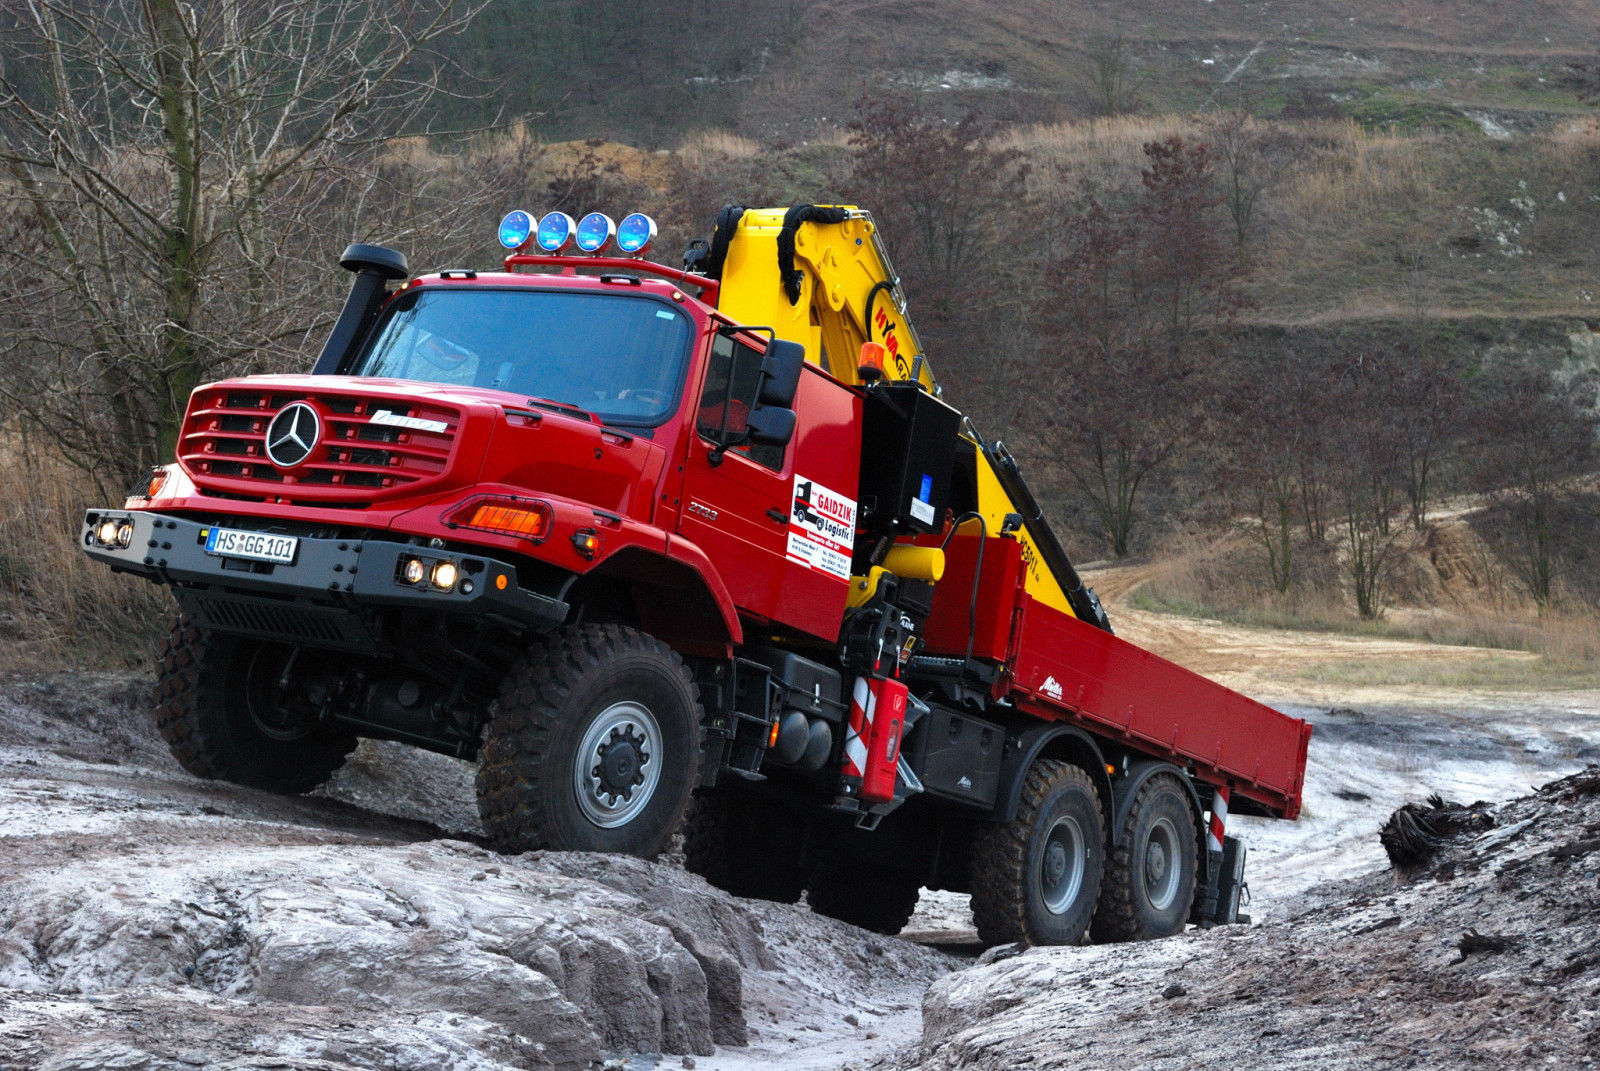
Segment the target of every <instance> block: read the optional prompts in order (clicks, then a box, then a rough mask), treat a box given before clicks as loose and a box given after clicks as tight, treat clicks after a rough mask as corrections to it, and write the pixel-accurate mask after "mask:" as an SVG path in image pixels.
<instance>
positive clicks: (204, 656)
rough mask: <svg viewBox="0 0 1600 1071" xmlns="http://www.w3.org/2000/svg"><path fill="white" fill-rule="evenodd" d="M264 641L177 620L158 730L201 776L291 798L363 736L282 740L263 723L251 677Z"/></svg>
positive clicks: (161, 670) (160, 663) (164, 649)
mask: <svg viewBox="0 0 1600 1071" xmlns="http://www.w3.org/2000/svg"><path fill="white" fill-rule="evenodd" d="M264 644H265V641H262V640H252V639H246V638H245V637H242V636H230V635H225V634H222V633H213V632H207V631H206V630H204V629H201V628H199V627H198V626H196V625H195V624H194V623H192V622H191V621H190V620H189V619H188V618H187V617H184V616H181V615H180V616H178V617H175V618H174V619H173V622H172V629H171V631H170V632H169V633H168V635H167V638H166V639H165V640H163V641H162V643H161V648H160V651H159V652H158V653H157V656H156V730H157V731H158V732H160V734H161V738H162V739H163V740H165V741H166V742H167V747H169V748H170V749H171V750H172V755H173V758H175V759H177V760H178V764H179V765H180V766H182V767H183V768H184V769H185V770H188V771H189V772H190V773H192V774H194V775H195V776H196V777H204V778H207V779H210V780H218V781H232V782H233V783H234V784H238V785H249V786H250V787H252V788H262V789H266V790H268V791H269V792H281V793H285V794H288V795H294V794H298V793H301V792H309V791H311V790H312V789H313V788H316V787H317V786H318V785H320V784H322V783H323V782H324V781H326V780H327V779H328V778H329V777H332V776H333V772H334V771H335V770H337V769H338V768H339V767H340V766H343V765H344V760H345V757H346V756H347V755H349V754H350V752H351V751H353V750H355V746H356V743H357V741H356V737H355V734H354V733H349V732H343V731H339V730H327V729H319V730H315V731H312V732H309V733H308V734H307V735H305V736H302V737H300V738H299V739H296V740H279V739H274V738H273V737H270V736H268V735H267V734H265V733H263V732H262V731H261V729H260V728H259V727H257V726H256V724H255V723H254V721H252V719H251V717H250V713H249V709H248V707H247V699H246V697H245V694H244V688H245V684H244V674H245V671H246V669H247V668H248V665H249V660H250V658H251V657H252V655H253V654H254V653H255V652H256V651H257V650H259V649H260V648H261V647H262V646H264Z"/></svg>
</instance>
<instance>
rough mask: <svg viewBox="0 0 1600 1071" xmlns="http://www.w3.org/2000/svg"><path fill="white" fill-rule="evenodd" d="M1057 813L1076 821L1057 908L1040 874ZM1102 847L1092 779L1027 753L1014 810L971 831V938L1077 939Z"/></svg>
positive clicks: (1090, 903) (1089, 911)
mask: <svg viewBox="0 0 1600 1071" xmlns="http://www.w3.org/2000/svg"><path fill="white" fill-rule="evenodd" d="M1065 818H1070V819H1071V820H1072V822H1073V823H1075V824H1076V827H1077V830H1078V834H1079V837H1080V841H1081V844H1080V849H1081V858H1082V866H1083V870H1082V872H1081V880H1080V882H1079V885H1078V888H1077V893H1076V895H1074V896H1072V897H1071V898H1070V901H1069V902H1068V903H1066V904H1065V905H1063V908H1062V910H1060V911H1052V910H1050V908H1049V906H1048V905H1047V903H1046V899H1045V897H1046V893H1045V889H1044V886H1043V884H1042V878H1041V875H1042V874H1043V871H1044V867H1045V864H1046V858H1047V849H1048V843H1049V837H1050V834H1051V832H1052V830H1053V829H1054V828H1055V827H1056V824H1057V823H1058V822H1059V821H1061V820H1063V819H1065ZM1104 854H1105V819H1104V818H1103V816H1102V814H1101V811H1100V793H1099V792H1098V791H1096V789H1095V786H1094V781H1093V780H1091V779H1090V777H1089V775H1088V774H1087V773H1085V772H1084V771H1083V770H1081V769H1079V768H1078V767H1076V766H1073V765H1071V764H1070V763H1065V762H1058V761H1056V760H1054V759H1037V760H1035V761H1034V763H1033V765H1032V766H1031V767H1029V768H1028V773H1027V775H1026V779H1025V781H1024V782H1023V787H1022V799H1021V800H1020V801H1019V803H1018V806H1017V816H1016V818H1015V819H1013V820H1012V821H1010V822H1006V823H1004V824H1000V823H991V824H987V825H985V826H983V827H980V828H979V829H978V831H977V832H976V833H975V834H974V835H973V838H972V855H971V858H970V862H969V867H968V881H969V884H970V887H971V889H972V918H973V921H974V922H975V923H976V924H977V928H978V938H979V939H980V940H981V941H982V942H983V943H984V944H985V945H990V946H993V945H1002V944H1010V943H1013V942H1021V943H1024V944H1029V945H1075V944H1081V943H1082V942H1083V938H1084V934H1085V932H1086V931H1087V930H1088V929H1089V921H1090V919H1091V917H1092V916H1093V913H1094V904H1095V898H1096V894H1097V893H1098V891H1099V886H1100V872H1101V867H1102V864H1103V860H1104ZM1068 864H1069V865H1071V860H1070V859H1069V860H1068Z"/></svg>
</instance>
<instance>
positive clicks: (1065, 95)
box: [445, 0, 1600, 146]
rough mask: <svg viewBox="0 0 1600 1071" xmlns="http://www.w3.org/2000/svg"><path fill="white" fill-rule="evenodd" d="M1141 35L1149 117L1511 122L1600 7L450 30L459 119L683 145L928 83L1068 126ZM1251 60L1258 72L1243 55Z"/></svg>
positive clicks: (1536, 108) (894, 8) (599, 10)
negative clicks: (1225, 114)
mask: <svg viewBox="0 0 1600 1071" xmlns="http://www.w3.org/2000/svg"><path fill="white" fill-rule="evenodd" d="M1108 37H1120V38H1123V39H1125V40H1126V42H1127V47H1128V52H1129V55H1130V57H1131V60H1132V69H1131V71H1130V82H1131V84H1132V86H1133V87H1134V88H1135V89H1136V90H1137V95H1138V96H1139V97H1141V98H1142V99H1143V100H1144V101H1145V102H1146V103H1147V104H1148V106H1149V107H1150V109H1151V110H1154V111H1183V110H1189V109H1193V108H1196V107H1199V106H1200V105H1202V104H1203V103H1205V102H1206V101H1207V100H1209V99H1211V98H1212V96H1213V94H1214V93H1215V92H1216V91H1217V90H1218V88H1219V86H1220V85H1221V84H1222V83H1223V82H1224V81H1225V80H1228V79H1230V77H1231V78H1232V79H1233V80H1234V81H1240V80H1243V81H1247V82H1254V83H1257V84H1258V89H1257V92H1258V93H1260V94H1261V95H1263V96H1265V97H1267V98H1269V99H1268V100H1267V103H1268V105H1269V108H1275V107H1281V106H1283V105H1284V104H1285V103H1289V102H1292V101H1293V100H1296V99H1298V98H1299V97H1300V96H1301V95H1302V94H1310V95H1311V96H1312V97H1313V98H1314V99H1316V100H1320V101H1322V102H1324V103H1326V102H1327V101H1328V100H1329V96H1328V95H1329V94H1339V95H1340V97H1341V98H1343V99H1342V100H1341V101H1340V102H1339V106H1340V107H1342V108H1344V109H1346V110H1348V111H1351V112H1357V113H1361V114H1363V115H1365V116H1366V117H1367V118H1369V119H1372V120H1374V121H1380V122H1381V121H1383V120H1384V119H1385V114H1386V113H1392V114H1391V115H1389V118H1390V119H1403V118H1406V117H1407V116H1409V117H1410V118H1411V119H1415V118H1416V117H1417V114H1418V113H1417V112H1416V108H1417V107H1419V106H1420V107H1422V108H1423V110H1424V111H1423V114H1424V115H1425V113H1426V108H1427V107H1428V106H1437V105H1444V106H1447V107H1448V108H1453V109H1477V110H1483V109H1487V110H1489V111H1490V112H1492V113H1493V114H1494V116H1497V117H1498V119H1497V120H1496V121H1498V122H1500V123H1501V125H1505V124H1506V123H1508V122H1509V123H1510V124H1511V125H1513V126H1515V125H1516V124H1517V123H1518V122H1521V121H1527V122H1538V121H1540V120H1541V118H1548V117H1549V116H1552V115H1559V114H1562V113H1565V112H1569V111H1571V110H1572V109H1574V108H1575V107H1577V105H1578V97H1577V91H1578V89H1579V88H1580V87H1581V84H1582V81H1581V79H1580V78H1579V77H1578V76H1579V72H1580V70H1581V68H1582V66H1583V65H1584V63H1585V62H1586V61H1592V60H1593V59H1594V57H1595V54H1596V52H1597V50H1600V8H1597V7H1596V6H1595V5H1594V4H1589V3H1583V2H1581V0H1539V2H1533V3H1514V2H1511V0H1489V2H1485V3H1475V4H1471V5H1462V4H1447V3H1441V2H1440V0H1396V2H1393V3H1385V4H1372V3H1368V2H1362V0H1309V2H1305V3H1295V4H1293V5H1282V4H1273V3H1271V2H1270V0H1255V2H1240V0H1216V2H1204V3H1202V2H1186V3H1182V4H1176V5H1175V4H1171V3H1166V2H1163V0H1132V2H1128V3H1109V2H1104V0H1071V2H1067V3H1055V2H1047V0H1022V2H1019V3H1008V4H997V3H983V4H969V3H962V2H960V0H884V2H877V3H869V4H855V3H838V2H829V0H781V2H778V3H772V4H766V3H752V2H750V0H744V2H738V3H729V4H706V3H690V4H681V5H675V6H673V7H671V8H663V7H661V6H660V5H658V4H649V3H645V2H644V0H615V2H612V3H607V4H603V5H595V4H584V3H580V2H579V0H556V2H552V3H543V4H537V5H535V4H517V5H503V6H499V7H491V8H490V9H489V10H488V11H487V12H486V13H485V14H484V15H483V16H482V17H481V18H480V19H479V20H478V21H477V23H476V24H475V25H474V26H473V27H472V28H471V29H470V30H469V31H468V32H467V33H466V34H463V35H462V36H461V37H459V38H457V39H455V40H454V41H452V42H449V43H447V44H446V45H445V53H446V55H447V56H448V57H449V58H450V59H451V60H453V61H454V62H455V63H457V64H459V66H460V68H461V70H462V72H464V73H467V74H470V75H471V76H472V78H476V79H485V80H487V81H477V82H475V81H473V80H472V78H466V77H463V78H461V79H459V80H458V81H457V82H456V88H458V89H471V88H473V87H475V88H476V89H477V90H478V91H480V92H481V91H483V90H484V89H485V88H486V87H488V86H491V85H492V86H494V87H496V88H494V90H493V91H492V92H490V93H489V94H488V96H487V98H486V99H484V100H481V101H477V102H461V103H460V104H458V105H453V106H447V109H446V112H447V114H449V113H451V112H454V113H456V114H458V115H466V114H469V113H470V115H471V116H472V117H473V118H475V119H478V120H482V119H485V118H488V117H491V116H493V115H494V114H496V113H500V114H504V115H512V116H514V115H524V114H533V113H542V118H541V120H540V124H541V128H542V130H543V131H544V132H546V133H547V134H548V135H550V136H552V137H556V138H564V137H579V136H592V135H606V136H612V137H622V138H625V139H630V140H641V139H643V140H646V141H649V142H650V143H651V144H652V145H653V146H661V145H668V144H672V143H674V142H675V141H676V140H677V139H678V138H679V137H680V136H681V135H682V134H683V132H684V131H686V130H691V129H696V128H701V127H706V126H724V127H730V128H733V129H736V130H738V131H740V132H741V133H744V134H747V135H750V136H754V137H758V138H760V139H762V140H771V139H774V138H785V139H789V140H794V141H799V140H800V139H801V138H803V137H805V136H807V134H808V133H814V132H815V131H816V130H819V129H824V128H826V127H827V126H828V125H830V124H831V123H835V122H837V120H838V118H839V117H840V116H841V115H843V114H845V113H846V112H847V110H848V109H849V107H850V105H851V104H852V103H853V102H854V100H855V99H857V98H858V97H867V96H880V95H882V94H884V93H885V92H892V91H895V90H897V89H899V90H913V89H914V90H922V91H926V92H928V93H930V94H935V95H937V96H939V97H940V98H941V100H940V106H941V107H947V108H949V109H951V110H956V109H964V108H968V107H977V108H980V109H982V110H984V111H986V112H988V113H990V114H993V115H994V116H996V117H997V118H1001V119H1007V120H1054V119H1060V118H1064V117H1070V116H1073V115H1077V114H1083V113H1084V111H1085V109H1086V108H1087V107H1088V106H1089V103H1090V101H1089V94H1088V92H1087V89H1086V81H1087V79H1088V76H1089V72H1090V69H1091V67H1092V66H1093V63H1092V61H1091V59H1090V58H1089V53H1090V51H1091V50H1094V49H1095V48H1096V47H1097V46H1096V42H1097V41H1098V40H1100V39H1104V38H1108ZM1247 56H1248V57H1249V63H1248V64H1247V65H1246V67H1245V68H1244V70H1236V68H1238V67H1239V66H1240V64H1241V62H1242V61H1244V60H1245V59H1246V57H1247Z"/></svg>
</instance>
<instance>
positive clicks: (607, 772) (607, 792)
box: [572, 701, 665, 829]
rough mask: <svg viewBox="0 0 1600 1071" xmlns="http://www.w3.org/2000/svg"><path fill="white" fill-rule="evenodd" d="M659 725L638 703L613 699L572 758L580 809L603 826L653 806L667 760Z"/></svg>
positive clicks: (626, 819) (615, 824)
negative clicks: (652, 800) (617, 701)
mask: <svg viewBox="0 0 1600 1071" xmlns="http://www.w3.org/2000/svg"><path fill="white" fill-rule="evenodd" d="M664 755H665V751H664V746H663V741H662V735H661V727H660V726H659V725H658V724H657V722H656V719H655V715H654V714H652V713H650V711H649V709H648V708H646V707H645V706H643V705H642V704H639V703H634V702H630V701H624V702H620V703H613V704H611V705H610V706H608V707H606V708H605V709H604V710H602V711H601V712H600V713H599V714H598V715H597V716H596V717H595V719H594V721H592V722H590V724H589V728H588V729H587V730H586V731H585V732H584V734H583V740H582V742H580V743H579V745H578V750H577V752H576V754H574V756H573V761H572V788H573V793H574V794H575V795H576V796H577V800H578V809H579V810H580V811H582V812H583V816H584V817H585V818H587V819H588V820H589V821H590V822H593V823H594V824H595V825H597V826H599V827H600V828H601V829H615V828H617V827H618V826H622V825H626V824H627V823H629V822H631V821H633V820H634V819H635V818H637V817H638V816H639V814H640V813H641V812H642V811H643V810H644V809H645V808H646V807H647V806H649V803H650V800H651V799H652V798H653V797H654V795H655V790H656V785H657V784H658V783H659V782H660V780H661V767H662V765H663V762H664Z"/></svg>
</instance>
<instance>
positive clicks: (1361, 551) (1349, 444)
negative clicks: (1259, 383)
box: [1325, 350, 1405, 620]
mask: <svg viewBox="0 0 1600 1071" xmlns="http://www.w3.org/2000/svg"><path fill="white" fill-rule="evenodd" d="M1399 364H1400V358H1399V356H1398V355H1397V354H1396V353H1395V352H1394V351H1392V350H1377V351H1369V352H1366V353H1362V354H1358V355H1357V356H1356V358H1355V359H1354V360H1353V361H1351V362H1349V363H1348V364H1347V365H1346V366H1345V367H1343V368H1340V369H1336V370H1335V371H1336V375H1335V376H1334V378H1333V379H1332V381H1331V382H1330V383H1329V384H1328V388H1327V392H1326V395H1325V402H1326V403H1327V404H1328V405H1329V406H1330V408H1331V409H1332V410H1333V411H1334V412H1336V413H1339V414H1340V418H1339V419H1337V420H1334V421H1331V422H1329V430H1330V431H1331V433H1332V434H1331V441H1330V445H1331V446H1332V450H1331V451H1330V453H1331V456H1332V458H1333V459H1334V463H1333V464H1332V465H1330V466H1329V484H1330V487H1331V490H1332V497H1333V503H1334V507H1335V509H1336V510H1337V518H1338V526H1339V536H1340V540H1341V542H1343V544H1344V548H1343V550H1344V559H1343V562H1344V568H1345V575H1346V577H1347V578H1348V579H1349V581H1350V591H1351V595H1352V596H1353V598H1354V600H1355V604H1356V613H1357V614H1358V615H1360V616H1361V617H1362V618H1365V619H1368V620H1371V619H1375V618H1377V617H1380V616H1382V614H1383V610H1384V605H1385V602H1386V601H1387V599H1386V597H1387V588H1388V582H1389V579H1390V574H1391V572H1392V571H1393V569H1394V566H1395V564H1396V562H1397V560H1398V558H1399V554H1400V550H1401V543H1402V534H1401V529H1400V528H1399V527H1398V526H1396V525H1395V524H1393V523H1392V522H1393V518H1394V513H1395V510H1396V506H1397V503H1398V501H1399V498H1400V488H1401V486H1402V484H1403V482H1404V479H1405V477H1404V474H1403V472H1402V465H1401V457H1400V455H1401V450H1400V445H1401V441H1402V433H1401V431H1400V429H1399V427H1398V422H1397V420H1396V419H1395V417H1396V414H1397V412H1399V411H1400V410H1402V409H1403V408H1405V401H1404V399H1403V397H1402V395H1401V393H1400V389H1399V376H1398V374H1397V365H1399Z"/></svg>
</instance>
